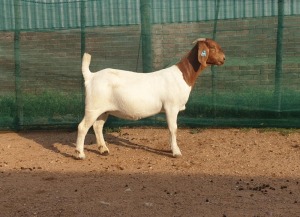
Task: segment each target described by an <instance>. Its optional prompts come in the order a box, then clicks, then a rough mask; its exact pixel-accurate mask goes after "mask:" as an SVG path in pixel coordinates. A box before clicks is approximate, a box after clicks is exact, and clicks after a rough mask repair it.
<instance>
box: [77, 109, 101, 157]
mask: <svg viewBox="0 0 300 217" xmlns="http://www.w3.org/2000/svg"><path fill="white" fill-rule="evenodd" d="M97 117H98V113H95V112H93V111H87V110H86V111H85V115H84V118H83V119H82V121H81V122H80V124H79V125H78V134H77V141H76V152H77V153H78V156H77V157H78V158H79V159H84V158H85V154H84V139H85V136H86V134H87V132H88V130H89V129H90V127H91V126H92V125H93V124H94V122H95V120H96V119H97Z"/></svg>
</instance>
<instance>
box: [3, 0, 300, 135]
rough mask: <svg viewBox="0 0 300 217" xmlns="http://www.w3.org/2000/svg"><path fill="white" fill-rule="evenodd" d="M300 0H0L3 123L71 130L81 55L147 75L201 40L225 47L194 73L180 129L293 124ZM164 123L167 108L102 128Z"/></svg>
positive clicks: (299, 76) (299, 118) (299, 96)
mask: <svg viewBox="0 0 300 217" xmlns="http://www.w3.org/2000/svg"><path fill="white" fill-rule="evenodd" d="M299 22H300V4H299V1H298V0H276V1H274V0H261V1H257V0H241V1H237V0H166V1H159V0H140V1H139V0H68V1H66V0H1V1H0V82H1V85H0V129H2V130H6V129H13V130H21V129H41V128H45V129H50V128H56V129H57V128H75V127H76V126H77V124H78V123H79V122H80V121H81V119H82V117H83V111H84V88H83V78H82V74H81V55H82V53H83V52H84V51H85V50H86V51H88V52H90V53H91V54H92V58H93V59H92V65H91V70H92V71H98V70H100V69H104V68H107V67H111V68H118V69H124V70H131V71H138V72H149V71H153V70H159V69H162V68H165V67H167V66H170V65H172V64H174V63H176V62H177V61H178V60H179V59H180V58H181V57H182V56H183V55H184V54H185V53H186V52H188V51H189V49H191V47H192V45H191V42H192V41H193V40H195V39H196V38H199V37H209V38H214V39H215V40H216V41H218V43H219V44H221V46H222V47H223V49H224V51H225V53H226V63H225V65H223V66H221V67H212V68H209V69H206V70H205V71H204V72H203V73H202V74H201V76H200V77H199V78H198V81H197V84H196V86H195V87H194V89H193V91H192V93H191V96H190V99H189V102H188V104H187V106H186V107H187V109H186V110H185V111H184V112H182V113H180V114H179V118H178V122H179V126H195V127H199V126H239V127H244V126H255V127H260V126H261V127H272V126H274V127H275V126H276V127H300V40H299V38H300V37H299V36H300V25H299ZM123 125H165V117H164V115H163V114H162V115H157V116H155V117H151V118H148V119H144V120H141V121H137V122H129V121H124V120H120V119H116V118H110V119H109V120H108V123H107V126H123Z"/></svg>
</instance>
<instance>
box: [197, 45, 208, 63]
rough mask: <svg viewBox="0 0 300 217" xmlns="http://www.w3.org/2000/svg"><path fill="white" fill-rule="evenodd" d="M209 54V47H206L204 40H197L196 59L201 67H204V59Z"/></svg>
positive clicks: (205, 59)
mask: <svg viewBox="0 0 300 217" xmlns="http://www.w3.org/2000/svg"><path fill="white" fill-rule="evenodd" d="M208 56H209V48H208V47H207V45H206V43H205V41H199V42H198V61H199V63H201V66H202V67H206V66H207V64H206V61H207V59H208Z"/></svg>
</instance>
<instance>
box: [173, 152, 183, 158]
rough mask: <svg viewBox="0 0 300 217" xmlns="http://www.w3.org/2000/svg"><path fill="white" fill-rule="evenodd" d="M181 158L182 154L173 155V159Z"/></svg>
mask: <svg viewBox="0 0 300 217" xmlns="http://www.w3.org/2000/svg"><path fill="white" fill-rule="evenodd" d="M181 156H182V154H181V153H173V157H175V158H179V157H181Z"/></svg>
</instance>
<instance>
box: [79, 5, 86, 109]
mask: <svg viewBox="0 0 300 217" xmlns="http://www.w3.org/2000/svg"><path fill="white" fill-rule="evenodd" d="M85 10H86V0H81V4H80V40H81V47H80V59H81V60H82V57H83V54H84V52H85V26H86V12H85ZM81 79H82V81H81V100H82V103H81V105H82V107H81V111H82V112H84V108H85V106H84V102H85V94H84V79H83V77H82V78H81Z"/></svg>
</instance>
